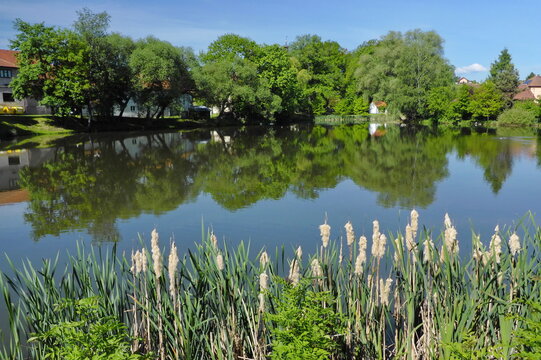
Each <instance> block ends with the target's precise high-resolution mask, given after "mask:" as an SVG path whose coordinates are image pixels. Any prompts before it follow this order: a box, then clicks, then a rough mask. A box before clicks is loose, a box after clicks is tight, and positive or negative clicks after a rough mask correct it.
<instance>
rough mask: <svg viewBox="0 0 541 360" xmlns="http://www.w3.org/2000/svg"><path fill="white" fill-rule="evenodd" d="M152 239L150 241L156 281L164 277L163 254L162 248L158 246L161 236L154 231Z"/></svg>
mask: <svg viewBox="0 0 541 360" xmlns="http://www.w3.org/2000/svg"><path fill="white" fill-rule="evenodd" d="M151 235H152V238H151V240H150V246H151V251H152V261H153V263H154V274H155V275H156V279H159V278H160V277H161V276H162V267H163V263H162V253H161V251H160V247H159V246H158V240H159V238H160V237H159V235H158V232H157V231H156V229H154V230H152V234H151Z"/></svg>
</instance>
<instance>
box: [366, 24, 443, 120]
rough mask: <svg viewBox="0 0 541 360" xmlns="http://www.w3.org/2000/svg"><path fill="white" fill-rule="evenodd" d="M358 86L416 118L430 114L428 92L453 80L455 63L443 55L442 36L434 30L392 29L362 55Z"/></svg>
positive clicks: (392, 107) (391, 108)
mask: <svg viewBox="0 0 541 360" xmlns="http://www.w3.org/2000/svg"><path fill="white" fill-rule="evenodd" d="M356 78H357V84H358V89H359V90H360V91H361V92H362V93H363V94H366V95H367V96H368V97H369V98H370V99H371V100H383V101H386V102H387V103H388V104H389V110H390V111H392V112H395V113H399V114H401V115H402V116H403V117H405V118H407V119H410V120H414V119H418V118H422V117H425V116H427V115H428V111H427V110H428V108H427V96H428V92H429V91H430V90H431V89H432V88H434V87H438V86H450V85H451V84H452V83H453V67H452V66H451V65H450V64H449V62H448V60H447V59H445V58H444V56H443V39H442V38H441V37H440V36H439V35H438V34H437V33H436V32H434V31H427V32H424V31H421V30H412V31H408V32H406V33H405V34H402V33H400V32H390V33H388V34H387V35H385V36H384V37H383V38H382V39H381V40H380V41H379V42H378V43H377V45H376V46H375V47H374V49H373V51H372V52H370V53H367V54H363V55H361V56H360V58H359V68H358V69H357V72H356Z"/></svg>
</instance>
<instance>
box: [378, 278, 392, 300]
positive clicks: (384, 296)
mask: <svg viewBox="0 0 541 360" xmlns="http://www.w3.org/2000/svg"><path fill="white" fill-rule="evenodd" d="M392 283H393V279H391V278H388V279H387V280H385V282H383V279H379V291H380V293H379V297H380V303H381V305H382V306H389V294H390V293H391V285H392Z"/></svg>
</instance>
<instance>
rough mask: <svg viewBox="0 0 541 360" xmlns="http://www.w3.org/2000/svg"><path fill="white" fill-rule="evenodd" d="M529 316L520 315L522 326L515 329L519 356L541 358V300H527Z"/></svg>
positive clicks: (530, 358)
mask: <svg viewBox="0 0 541 360" xmlns="http://www.w3.org/2000/svg"><path fill="white" fill-rule="evenodd" d="M526 305H527V309H528V316H527V317H524V316H519V317H518V319H519V320H520V321H521V322H522V326H521V327H520V328H519V329H518V330H517V331H515V333H514V335H515V337H514V339H513V340H514V342H515V343H516V344H517V345H518V346H519V352H518V358H520V359H529V360H539V359H541V302H539V301H527V302H526Z"/></svg>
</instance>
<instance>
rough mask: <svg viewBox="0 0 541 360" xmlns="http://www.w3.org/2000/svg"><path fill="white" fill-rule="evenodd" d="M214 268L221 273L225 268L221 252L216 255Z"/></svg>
mask: <svg viewBox="0 0 541 360" xmlns="http://www.w3.org/2000/svg"><path fill="white" fill-rule="evenodd" d="M216 267H217V268H218V270H220V271H222V270H223V269H224V268H225V266H224V257H223V255H222V253H221V252H219V253H218V254H217V255H216Z"/></svg>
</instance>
